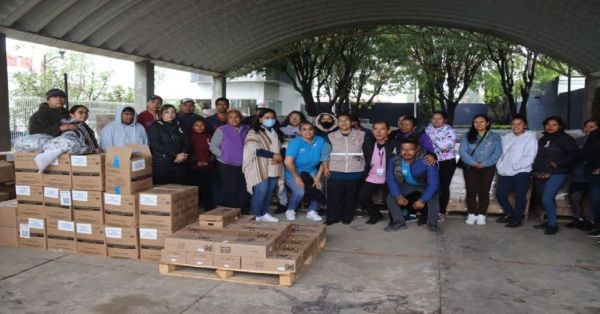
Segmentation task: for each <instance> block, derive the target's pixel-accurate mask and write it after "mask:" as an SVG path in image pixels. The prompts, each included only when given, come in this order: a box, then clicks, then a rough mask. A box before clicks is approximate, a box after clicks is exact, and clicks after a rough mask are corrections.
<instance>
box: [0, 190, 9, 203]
mask: <svg viewBox="0 0 600 314" xmlns="http://www.w3.org/2000/svg"><path fill="white" fill-rule="evenodd" d="M9 199H10V197H9V196H8V193H4V192H0V202H4V201H8V200H9Z"/></svg>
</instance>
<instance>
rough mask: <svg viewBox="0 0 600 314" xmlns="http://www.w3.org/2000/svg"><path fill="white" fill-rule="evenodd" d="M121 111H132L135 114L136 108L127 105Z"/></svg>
mask: <svg viewBox="0 0 600 314" xmlns="http://www.w3.org/2000/svg"><path fill="white" fill-rule="evenodd" d="M121 112H131V113H133V114H135V109H133V108H132V107H125V108H123V110H121Z"/></svg>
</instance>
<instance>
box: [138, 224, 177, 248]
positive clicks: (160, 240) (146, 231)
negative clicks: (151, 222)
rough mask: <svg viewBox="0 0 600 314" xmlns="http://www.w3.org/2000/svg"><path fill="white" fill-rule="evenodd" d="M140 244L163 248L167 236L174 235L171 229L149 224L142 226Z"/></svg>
mask: <svg viewBox="0 0 600 314" xmlns="http://www.w3.org/2000/svg"><path fill="white" fill-rule="evenodd" d="M139 235H140V246H146V247H156V248H160V249H162V248H163V247H164V246H165V238H167V237H170V236H171V235H172V233H171V231H168V230H161V229H157V228H152V227H148V226H140V228H139Z"/></svg>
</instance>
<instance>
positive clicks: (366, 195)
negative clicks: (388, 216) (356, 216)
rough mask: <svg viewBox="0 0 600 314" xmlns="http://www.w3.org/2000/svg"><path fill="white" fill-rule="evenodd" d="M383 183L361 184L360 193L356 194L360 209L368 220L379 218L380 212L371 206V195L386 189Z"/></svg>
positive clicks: (373, 205)
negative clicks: (367, 216) (360, 205)
mask: <svg viewBox="0 0 600 314" xmlns="http://www.w3.org/2000/svg"><path fill="white" fill-rule="evenodd" d="M386 187H387V186H386V185H385V183H383V184H375V183H371V182H366V181H365V182H363V183H362V185H361V187H360V191H359V192H358V200H359V202H360V203H361V204H362V209H363V210H365V211H366V212H367V214H368V215H369V217H370V218H381V217H382V215H381V212H379V209H377V208H376V207H375V204H373V195H374V194H375V192H377V191H378V190H380V189H383V190H385V189H386ZM385 194H386V195H387V193H385Z"/></svg>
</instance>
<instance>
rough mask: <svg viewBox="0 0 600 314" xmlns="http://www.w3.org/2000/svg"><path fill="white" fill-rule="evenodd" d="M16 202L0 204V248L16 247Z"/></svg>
mask: <svg viewBox="0 0 600 314" xmlns="http://www.w3.org/2000/svg"><path fill="white" fill-rule="evenodd" d="M17 230H18V229H17V200H10V201H4V202H1V203H0V246H3V247H18V246H19V244H18V240H17Z"/></svg>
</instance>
